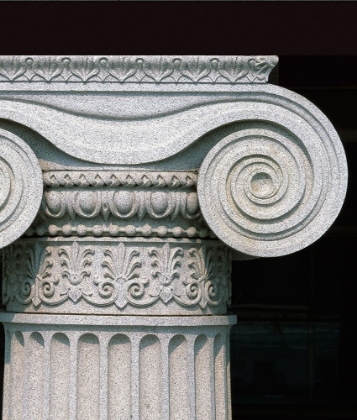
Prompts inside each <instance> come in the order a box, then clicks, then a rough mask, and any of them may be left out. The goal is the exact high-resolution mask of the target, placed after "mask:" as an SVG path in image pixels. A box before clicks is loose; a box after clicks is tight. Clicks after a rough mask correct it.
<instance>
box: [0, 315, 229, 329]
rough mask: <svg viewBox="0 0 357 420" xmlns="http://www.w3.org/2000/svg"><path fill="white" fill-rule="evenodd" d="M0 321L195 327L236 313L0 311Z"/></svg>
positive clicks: (216, 322) (225, 322)
mask: <svg viewBox="0 0 357 420" xmlns="http://www.w3.org/2000/svg"><path fill="white" fill-rule="evenodd" d="M0 322H2V323H10V324H39V325H41V324H52V325H54V326H57V325H69V326H71V327H73V326H76V325H93V326H96V325H97V326H138V327H146V326H148V327H166V326H167V327H191V326H192V327H195V326H215V325H227V326H228V325H234V324H236V322H237V316H236V315H210V316H207V315H200V316H182V315H180V316H140V315H133V316H126V315H125V316H111V315H108V316H103V315H50V314H19V313H13V312H0Z"/></svg>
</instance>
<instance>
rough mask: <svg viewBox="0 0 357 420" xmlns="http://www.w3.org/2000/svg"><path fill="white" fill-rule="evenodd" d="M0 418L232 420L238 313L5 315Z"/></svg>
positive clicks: (10, 419)
mask: <svg viewBox="0 0 357 420" xmlns="http://www.w3.org/2000/svg"><path fill="white" fill-rule="evenodd" d="M1 321H2V322H3V323H4V327H5V333H6V360H5V381H4V386H5V390H6V392H5V395H4V409H3V419H4V420H20V419H21V420H32V419H33V420H41V419H42V420H47V419H55V420H104V419H108V420H109V419H113V420H118V419H120V420H126V419H128V420H129V419H133V420H144V419H145V420H158V419H162V420H168V419H170V420H189V419H190V420H191V419H192V420H201V419H202V420H208V419H210V420H228V419H230V418H231V417H230V408H229V403H228V401H229V399H228V394H229V353H228V348H229V347H228V345H227V343H228V341H229V330H230V327H231V325H232V324H234V323H235V317H234V316H210V317H208V316H199V317H195V316H194V317H152V316H151V317H132V316H124V317H112V316H107V317H103V316H81V315H64V316H62V315H45V314H43V315H42V314H41V315H40V314H12V313H6V314H5V313H4V314H2V315H1Z"/></svg>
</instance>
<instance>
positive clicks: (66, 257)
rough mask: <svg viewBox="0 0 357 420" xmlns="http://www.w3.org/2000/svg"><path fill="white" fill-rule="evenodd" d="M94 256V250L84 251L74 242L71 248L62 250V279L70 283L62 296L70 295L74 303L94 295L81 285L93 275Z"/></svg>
mask: <svg viewBox="0 0 357 420" xmlns="http://www.w3.org/2000/svg"><path fill="white" fill-rule="evenodd" d="M93 255H94V250H93V249H90V248H84V249H83V248H81V247H80V246H79V245H78V242H74V243H73V245H72V246H71V247H70V248H67V247H66V248H60V250H59V251H58V256H59V257H60V264H61V267H62V268H63V271H62V278H65V279H66V280H67V281H68V285H67V286H66V287H65V288H64V289H63V291H62V292H61V295H62V296H66V295H68V297H69V298H70V299H71V300H72V301H73V302H77V301H78V300H79V299H80V298H81V297H82V296H90V295H91V294H92V292H91V291H90V290H86V289H85V288H83V287H82V285H81V284H82V282H83V281H84V280H85V279H86V278H89V277H90V275H91V270H90V267H91V265H92V258H91V256H93Z"/></svg>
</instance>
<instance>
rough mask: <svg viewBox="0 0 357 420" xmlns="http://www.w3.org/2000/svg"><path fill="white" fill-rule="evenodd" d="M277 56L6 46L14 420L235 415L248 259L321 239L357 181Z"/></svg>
mask: <svg viewBox="0 0 357 420" xmlns="http://www.w3.org/2000/svg"><path fill="white" fill-rule="evenodd" d="M276 63H277V57H276V56H266V57H252V56H243V57H236V56H194V57H192V56H152V57H151V56H135V57H134V56H120V57H117V56H68V57H66V56H43V57H41V56H31V57H29V56H4V57H0V119H1V122H0V130H1V132H0V179H1V181H2V188H1V191H0V247H4V249H3V264H4V279H3V287H2V290H3V297H2V299H3V304H4V305H6V310H7V311H9V312H3V313H1V316H0V320H1V321H2V322H3V323H4V324H5V330H6V360H5V384H6V385H5V396H4V412H3V419H4V420H10V419H11V420H20V419H26V420H40V419H42V420H48V419H55V420H61V419H63V420H75V419H76V420H80V419H83V420H84V419H85V420H98V419H101V420H107V419H115V420H117V419H120V420H126V419H128V420H129V419H135V420H139V419H140V420H144V419H146V420H159V419H160V420H173V419H174V420H189V419H200V420H207V419H211V420H229V419H231V412H230V391H229V386H230V385H229V348H228V336H229V328H230V325H231V324H232V323H234V322H235V319H234V317H225V316H217V315H224V314H225V313H226V311H227V304H228V303H229V299H230V295H231V290H230V268H231V263H230V262H231V258H232V256H233V257H234V258H236V259H252V258H255V257H259V256H263V257H267V256H278V255H285V254H288V253H291V252H295V251H297V250H299V249H302V248H304V247H306V246H308V245H310V244H311V243H312V242H313V241H315V240H316V239H318V238H319V237H320V236H321V235H322V234H323V233H324V232H325V231H326V230H327V229H328V227H329V226H330V225H331V224H332V223H333V221H334V219H335V218H336V216H337V214H338V212H339V210H340V208H341V206H342V203H343V200H344V197H345V193H346V186H347V166H346V160H345V155H344V151H343V148H342V146H341V143H340V141H339V138H338V135H337V133H336V132H335V130H334V128H333V127H332V125H331V123H330V122H329V121H328V119H327V118H326V117H325V116H324V115H323V114H322V113H321V111H319V110H318V109H317V108H316V107H315V106H314V105H313V104H311V103H310V102H309V101H307V100H306V99H304V98H302V97H301V96H299V95H297V94H295V93H293V92H290V91H288V90H286V89H282V88H280V87H277V86H272V85H269V84H267V80H268V76H269V73H270V71H271V69H272V68H273V67H274V65H275V64H276ZM41 172H42V173H41ZM21 235H23V236H22V237H21V238H19V237H20V236H21ZM231 248H232V249H231ZM44 395H45V396H46V397H44Z"/></svg>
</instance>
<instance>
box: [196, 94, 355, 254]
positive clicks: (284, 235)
mask: <svg viewBox="0 0 357 420" xmlns="http://www.w3.org/2000/svg"><path fill="white" fill-rule="evenodd" d="M281 90H282V89H281ZM287 92H288V91H286V90H284V93H285V96H289V95H290V94H291V95H292V96H293V100H294V102H295V109H293V108H292V107H290V106H289V103H288V101H286V104H284V106H281V102H280V104H279V108H280V110H279V112H276V108H277V107H276V106H274V105H272V109H271V112H270V111H269V109H267V108H266V107H265V106H264V105H261V104H259V103H257V104H256V107H255V111H254V114H255V116H254V118H251V119H249V115H247V121H242V122H240V123H238V124H237V130H236V131H235V132H233V133H231V134H229V135H227V136H226V137H224V138H222V139H221V140H220V141H219V142H218V143H217V144H216V145H215V147H213V149H212V150H211V151H210V152H209V153H208V154H207V156H206V157H205V159H204V161H203V164H202V166H201V168H200V173H199V177H198V197H199V202H200V206H201V210H202V213H203V216H204V218H205V219H206V221H207V223H208V224H209V226H210V228H211V229H212V230H213V231H214V233H215V234H216V235H217V236H218V237H219V238H220V239H221V240H222V241H223V242H225V243H226V244H227V245H229V246H230V247H232V248H233V249H235V250H236V251H239V252H240V253H242V254H245V255H249V256H256V257H275V256H281V255H286V254H290V253H293V252H296V251H298V250H300V249H303V248H305V247H307V246H308V245H310V244H312V243H313V242H314V241H316V240H317V239H318V238H319V237H320V236H322V235H323V234H324V233H325V232H326V231H327V229H328V228H329V227H330V226H331V224H332V223H333V222H334V220H335V219H336V217H337V215H338V213H339V211H340V210H341V207H342V204H343V201H344V199H345V195H346V188H347V164H346V158H345V153H344V150H343V147H342V144H341V142H340V139H339V137H338V135H337V133H336V131H335V130H334V128H333V127H332V125H331V123H330V122H329V121H328V120H327V118H326V117H325V116H324V115H323V114H322V113H321V112H320V111H319V110H318V109H317V108H316V107H315V106H314V105H312V104H310V103H309V102H308V101H307V100H306V99H304V98H301V97H300V96H299V95H296V94H293V93H291V92H288V93H287ZM273 101H274V100H272V102H273ZM296 102H297V105H298V111H296V109H297V108H296ZM263 108H264V109H263ZM257 116H258V117H259V118H258V119H257ZM242 257H244V255H243V256H242Z"/></svg>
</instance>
